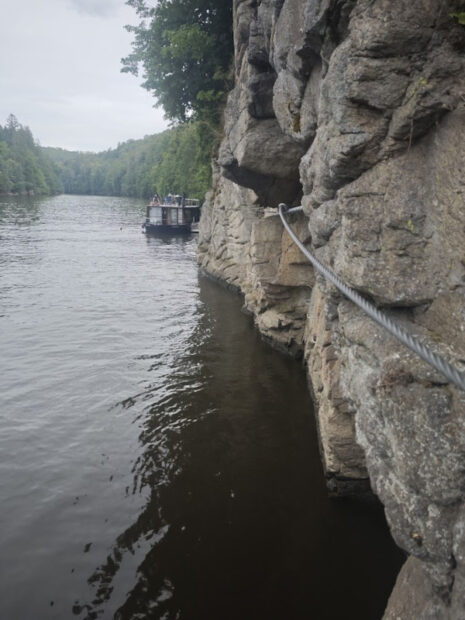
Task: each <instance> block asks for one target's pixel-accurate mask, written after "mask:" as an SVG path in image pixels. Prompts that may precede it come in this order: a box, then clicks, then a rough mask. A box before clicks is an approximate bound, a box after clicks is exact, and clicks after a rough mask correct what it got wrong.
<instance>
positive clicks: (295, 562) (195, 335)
mask: <svg viewBox="0 0 465 620" xmlns="http://www.w3.org/2000/svg"><path fill="white" fill-rule="evenodd" d="M8 209H9V214H8V215H7V216H6V217H5V216H4V217H3V220H2V219H0V222H1V224H0V226H1V227H2V230H1V231H0V232H1V234H2V235H3V234H5V235H6V236H7V238H8V239H9V242H8V244H7V246H6V247H4V248H3V251H2V252H0V254H1V255H3V257H4V260H5V264H6V266H7V273H6V278H5V280H6V282H5V286H7V285H8V286H9V287H10V289H11V291H12V292H11V295H10V298H8V299H7V300H6V302H5V304H4V306H5V308H4V318H5V319H6V321H8V322H9V324H10V328H11V327H12V326H13V325H14V324H16V325H19V324H20V325H22V326H23V328H22V329H21V330H16V331H15V330H14V329H10V330H9V331H8V334H9V335H8V336H7V337H5V338H3V341H4V342H3V344H4V346H5V349H4V350H6V351H7V353H8V355H7V357H8V359H9V361H10V364H9V369H8V371H7V372H6V373H5V375H4V384H5V391H4V395H5V397H6V400H5V403H6V405H7V407H6V409H4V411H6V412H7V413H6V415H3V416H2V418H3V419H2V425H3V427H4V428H5V435H4V439H3V441H2V440H1V439H0V449H1V451H2V453H3V454H4V455H5V456H6V460H5V462H4V463H2V464H0V473H1V474H2V478H0V480H1V482H0V500H1V501H2V506H8V510H6V511H5V515H4V516H5V517H6V519H5V524H4V525H5V527H4V528H1V529H0V543H1V544H2V551H3V553H2V559H3V562H4V563H5V566H4V568H6V567H8V570H2V575H5V579H4V583H3V589H2V591H1V592H0V594H1V596H0V617H2V618H3V617H5V618H8V619H9V620H10V619H11V620H15V618H18V620H22V619H23V618H38V619H41V618H44V619H45V618H67V617H75V618H87V619H92V618H112V617H115V618H119V619H121V620H123V619H125V620H126V619H127V620H129V619H134V618H141V619H142V618H165V619H175V618H180V619H197V618H198V619H205V620H207V619H215V620H216V619H219V618H221V619H233V618H234V619H237V618H244V619H248V618H250V619H259V618H264V619H265V618H266V619H269V618H277V619H278V618H279V619H282V618H286V619H287V618H289V619H297V618H304V617H310V618H315V619H316V618H318V619H320V618H328V619H331V618H334V619H336V618H341V617H346V616H348V617H357V618H360V619H363V618H367V619H370V620H371V619H373V618H380V617H381V615H382V611H383V608H384V605H385V601H386V599H387V596H388V593H389V591H390V588H391V587H392V583H393V580H394V578H395V574H396V571H397V569H398V567H399V563H400V561H401V558H400V554H399V552H398V551H397V550H396V549H395V547H394V545H393V543H392V541H391V540H390V537H389V535H388V532H387V529H386V526H385V523H384V520H383V516H382V511H381V510H380V509H379V507H376V506H365V505H361V504H359V503H357V502H350V501H335V500H329V499H328V498H327V495H326V489H325V485H324V481H323V477H322V471H321V465H320V461H319V457H318V451H317V443H316V437H315V430H314V424H313V414H312V409H311V403H310V400H309V396H308V392H307V388H306V384H305V377H304V374H303V372H302V369H301V368H300V366H299V365H298V364H297V363H295V362H294V361H293V360H290V359H287V358H285V357H283V356H281V355H280V354H278V353H276V352H275V351H273V350H271V349H270V348H269V347H268V346H267V345H265V344H264V343H263V342H261V340H260V338H259V337H258V335H257V334H256V332H255V331H254V329H253V326H252V325H251V323H250V319H249V318H248V317H246V316H244V315H243V314H241V312H240V306H241V302H240V299H239V298H238V297H235V296H234V295H232V294H231V293H229V292H227V291H224V290H223V289H221V288H220V287H218V286H217V285H216V284H214V283H212V282H210V281H209V280H206V279H204V278H199V277H198V275H197V270H196V266H195V240H194V239H153V238H152V239H151V238H146V237H145V236H143V235H141V234H140V229H139V226H140V221H142V217H143V205H142V204H140V203H138V202H137V201H128V200H118V199H116V200H115V199H102V198H92V197H86V198H78V197H59V198H55V199H51V200H49V201H45V202H41V203H39V204H38V205H37V206H36V216H35V217H36V220H37V223H36V224H34V226H35V227H36V228H32V225H31V226H30V227H29V228H27V230H26V229H23V228H22V229H21V231H23V233H25V234H26V235H27V237H28V241H25V240H24V237H22V234H23V233H20V234H18V228H17V223H16V221H17V213H16V212H15V206H14V204H13V206H12V205H11V204H10V205H9V207H8ZM24 209H25V207H24V206H23V205H22V204H21V207H19V206H18V212H20V213H23V211H24ZM26 210H27V208H26ZM0 212H1V210H0ZM58 215H59V216H60V221H58V219H57V216H58ZM21 217H23V215H22V216H21ZM121 227H122V228H123V230H122V231H121ZM21 244H23V246H24V245H27V246H28V247H29V248H37V247H38V246H39V245H40V246H41V250H40V253H41V261H38V262H37V263H34V262H31V263H30V264H29V266H28V269H27V270H24V268H23V267H22V266H21V255H22V250H21V247H22V245H21ZM28 251H31V252H36V251H37V250H30V249H29V250H28ZM29 270H31V273H28V271H29ZM19 273H21V274H22V276H23V278H22V280H23V284H24V285H25V287H26V288H25V289H21V288H20V287H19V286H18V287H16V286H15V283H16V282H19V278H18V274H19ZM39 276H41V277H39ZM34 282H38V283H39V284H34ZM47 300H49V302H50V300H53V303H47ZM29 324H31V325H32V324H33V329H29V328H28V325H29ZM5 333H6V332H5ZM44 351H45V356H44ZM0 415H1V414H0ZM19 488H21V492H18V489H19ZM2 532H3V534H2Z"/></svg>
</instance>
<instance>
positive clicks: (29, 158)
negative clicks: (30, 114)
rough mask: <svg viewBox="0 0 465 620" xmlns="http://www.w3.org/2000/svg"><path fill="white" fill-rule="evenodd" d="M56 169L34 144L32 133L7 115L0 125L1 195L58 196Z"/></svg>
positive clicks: (58, 180) (58, 181) (58, 186)
mask: <svg viewBox="0 0 465 620" xmlns="http://www.w3.org/2000/svg"><path fill="white" fill-rule="evenodd" d="M61 191H62V186H61V182H60V179H59V177H58V175H57V172H56V169H55V167H54V165H53V163H52V162H51V160H50V159H49V158H48V157H47V155H46V154H45V153H44V152H43V150H42V149H41V148H40V147H39V146H38V145H37V144H36V143H35V141H34V137H33V135H32V133H31V130H30V129H29V128H28V127H23V125H21V124H20V123H19V122H18V120H17V118H16V117H15V116H14V115H13V114H10V116H9V117H8V119H7V121H6V125H5V126H4V127H2V126H1V125H0V194H58V193H60V192H61Z"/></svg>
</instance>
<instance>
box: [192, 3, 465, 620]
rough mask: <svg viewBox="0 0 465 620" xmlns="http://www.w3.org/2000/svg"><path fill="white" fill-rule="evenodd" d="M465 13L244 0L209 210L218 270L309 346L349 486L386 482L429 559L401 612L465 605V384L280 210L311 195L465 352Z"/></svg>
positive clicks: (455, 613) (328, 439) (271, 326)
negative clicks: (297, 243) (381, 321)
mask: <svg viewBox="0 0 465 620" xmlns="http://www.w3.org/2000/svg"><path fill="white" fill-rule="evenodd" d="M464 9H465V4H464V2H463V1H462V0H444V1H442V2H431V1H430V0H261V1H260V0H235V2H234V16H235V17H234V19H235V24H234V27H235V50H236V54H235V72H236V84H235V88H234V90H233V91H232V93H231V94H230V96H229V100H228V104H227V107H226V115H225V138H224V140H223V143H222V146H221V149H220V156H219V162H218V166H219V168H218V169H217V170H216V174H215V175H214V188H213V190H212V192H211V193H210V195H209V196H208V198H207V201H206V204H205V206H204V208H203V215H202V223H201V234H200V240H199V261H200V264H201V265H202V267H203V268H204V270H205V271H206V272H208V273H210V274H211V275H213V276H215V277H218V278H219V279H222V280H224V281H226V282H227V283H228V284H230V285H232V286H234V287H236V288H237V289H239V290H240V291H241V292H242V293H243V294H244V300H245V306H246V308H247V310H248V311H250V312H251V313H252V314H253V315H254V317H255V321H256V324H257V326H258V328H259V329H260V330H261V331H262V333H263V334H264V336H265V337H266V338H267V339H269V340H270V341H272V342H273V343H274V344H275V345H276V346H279V348H281V349H283V350H286V351H288V352H290V353H291V354H293V355H302V356H303V358H304V360H305V363H306V365H307V368H308V373H309V379H310V382H311V385H312V391H313V394H314V399H315V402H316V404H317V422H318V429H319V436H320V445H321V451H322V461H323V464H324V468H325V472H326V475H327V477H328V482H329V485H330V487H331V489H332V490H333V491H334V492H344V493H345V492H347V491H350V492H354V490H356V491H357V490H360V489H362V488H363V487H364V485H366V484H367V480H368V477H369V480H370V484H371V487H372V489H373V490H374V491H375V493H376V494H377V495H378V496H379V497H380V499H381V501H382V502H383V503H384V506H385V509H386V515H387V518H388V522H389V524H390V527H391V531H392V533H393V536H394V538H395V540H396V542H397V543H398V544H399V545H400V546H401V547H402V548H403V549H405V550H406V551H407V552H408V553H409V554H410V556H411V558H410V559H409V561H408V563H407V565H406V568H405V569H404V570H403V571H402V573H401V575H400V576H399V580H398V584H397V586H396V589H395V591H394V593H393V596H392V597H391V601H390V604H389V608H388V611H387V615H386V617H387V618H395V617H398V616H400V617H406V618H407V617H408V618H414V617H415V618H416V617H421V618H460V617H463V616H464V615H465V609H464V607H465V602H464V601H465V540H464V538H465V525H464V524H465V517H464V514H465V501H464V492H465V491H464V490H465V395H464V394H463V393H461V392H460V391H459V390H458V389H456V388H455V387H453V386H451V385H449V384H447V381H446V380H445V379H444V377H442V376H441V375H440V374H439V373H437V372H436V371H434V370H433V369H431V368H429V367H428V366H427V365H426V364H425V363H423V362H422V361H421V360H419V359H417V358H416V357H415V356H414V355H413V354H412V353H410V352H409V351H407V350H406V349H404V348H403V347H402V345H400V344H398V343H397V342H396V341H394V340H393V339H392V338H391V337H390V336H388V335H387V334H386V333H385V332H383V330H382V329H381V328H380V327H378V326H376V325H374V324H373V323H372V322H371V321H370V320H369V319H368V318H367V317H365V316H364V315H363V314H362V313H361V312H360V311H359V310H357V309H356V308H355V307H354V306H353V305H352V304H351V303H350V302H348V301H346V300H344V299H343V298H342V297H341V296H340V295H339V294H338V293H337V291H335V290H334V288H333V287H332V286H330V285H328V283H327V282H325V281H324V279H323V278H322V277H321V276H319V275H317V274H315V273H314V272H313V269H312V268H311V267H310V266H309V265H308V263H307V262H306V261H305V259H304V258H303V257H302V256H301V255H300V254H299V252H298V250H297V249H296V248H295V247H293V245H292V243H291V241H290V239H289V237H288V235H287V233H285V232H283V229H282V227H281V224H280V221H279V218H278V217H276V215H274V213H275V212H274V211H273V209H274V208H275V207H276V206H277V204H278V203H279V202H287V203H288V204H298V203H300V202H301V203H302V204H303V206H304V213H305V216H304V215H295V216H292V217H293V222H292V224H293V227H294V228H295V229H296V230H297V231H298V234H299V236H300V238H301V239H302V240H303V241H304V243H305V244H306V245H308V247H309V248H311V249H312V250H313V251H314V252H315V254H316V255H317V257H318V258H319V259H320V260H322V261H323V262H324V263H326V264H328V265H329V266H331V267H332V268H333V269H334V270H335V271H336V272H337V273H338V274H339V275H340V276H341V277H342V278H343V279H344V280H345V281H346V282H347V283H348V284H349V285H351V286H352V287H354V288H356V289H358V290H359V291H360V292H362V293H363V294H365V295H367V296H368V297H369V298H370V299H372V300H373V301H374V302H375V303H376V304H378V305H379V306H382V307H384V308H385V309H386V310H387V311H388V312H390V313H392V314H393V315H394V316H395V317H396V318H397V319H398V320H399V321H401V322H407V323H408V325H409V329H412V330H413V331H415V333H416V334H417V335H418V336H419V337H420V338H424V339H427V340H428V341H429V342H430V343H431V344H432V346H433V347H434V348H435V349H436V350H437V351H439V352H441V353H444V354H445V355H447V356H449V357H451V358H452V359H453V360H455V361H456V363H457V364H459V365H460V364H464V363H465V335H464V334H465V258H464V257H465V250H464V248H465V204H464V195H465V28H464V27H463V26H462V25H461V24H460V21H459V20H458V19H456V18H454V14H457V13H460V12H461V11H463V10H464ZM412 587H415V588H417V590H418V591H417V592H416V595H415V596H413V597H410V600H409V597H408V595H407V594H406V592H408V589H409V588H412ZM399 610H402V611H399ZM396 614H397V615H396Z"/></svg>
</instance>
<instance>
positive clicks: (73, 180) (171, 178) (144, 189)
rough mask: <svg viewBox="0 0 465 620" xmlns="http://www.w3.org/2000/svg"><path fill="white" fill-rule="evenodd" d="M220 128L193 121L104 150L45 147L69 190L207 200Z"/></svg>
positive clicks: (64, 186) (73, 191)
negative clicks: (216, 132) (216, 130)
mask: <svg viewBox="0 0 465 620" xmlns="http://www.w3.org/2000/svg"><path fill="white" fill-rule="evenodd" d="M213 142H214V131H213V130H212V129H211V128H210V127H209V126H207V125H206V124H205V123H201V122H196V123H187V124H184V125H180V126H179V127H175V128H173V129H168V130H167V131H165V132H163V133H160V134H156V135H153V136H146V137H145V138H144V139H143V140H129V141H128V142H124V143H123V144H120V145H119V146H118V147H117V148H116V149H110V150H108V151H104V152H102V153H80V152H73V151H65V150H63V149H57V148H45V149H44V151H45V152H46V154H47V155H48V156H49V157H50V158H51V159H52V160H53V162H54V163H55V165H56V167H57V170H58V172H59V175H60V178H61V182H62V184H63V188H64V192H65V193H67V194H93V195H101V196H134V197H139V198H148V197H149V196H151V195H152V194H154V193H155V192H158V193H159V194H161V195H165V194H167V193H169V192H175V193H182V192H185V193H186V194H188V195H189V196H191V197H194V198H200V199H203V198H204V196H205V192H206V191H207V189H208V187H209V185H210V180H211V164H210V160H211V155H212V144H213Z"/></svg>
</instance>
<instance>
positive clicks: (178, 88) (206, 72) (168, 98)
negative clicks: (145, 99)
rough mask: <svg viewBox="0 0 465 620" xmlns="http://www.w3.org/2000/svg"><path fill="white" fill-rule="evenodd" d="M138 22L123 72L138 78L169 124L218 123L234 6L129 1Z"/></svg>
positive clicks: (211, 1)
mask: <svg viewBox="0 0 465 620" xmlns="http://www.w3.org/2000/svg"><path fill="white" fill-rule="evenodd" d="M127 4H128V5H129V6H132V7H133V8H134V9H135V10H136V12H137V14H138V16H139V17H140V18H141V19H142V21H141V22H140V24H139V25H138V26H127V27H126V28H127V30H129V31H130V32H132V33H133V34H134V40H133V44H132V48H133V49H132V52H131V54H129V56H127V57H126V58H123V60H122V63H123V69H122V71H123V72H129V73H133V74H134V75H138V72H139V68H140V65H142V69H143V78H144V82H143V84H142V86H143V87H144V88H146V89H147V90H149V91H151V92H153V94H154V95H155V97H156V98H157V101H158V105H161V106H162V107H163V109H164V111H165V114H166V117H167V118H168V119H170V120H172V121H173V122H176V121H178V122H185V121H187V120H193V119H203V120H207V121H209V122H211V121H213V122H215V123H217V122H218V120H219V111H218V110H219V103H220V102H221V101H222V100H223V98H224V97H225V94H226V91H227V90H228V89H229V84H228V75H229V73H230V71H229V69H230V65H231V60H232V55H233V36H232V2H231V1H228V0H226V1H224V2H218V0H159V1H158V2H157V3H156V4H155V6H153V7H149V6H148V4H147V1H146V0H127Z"/></svg>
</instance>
